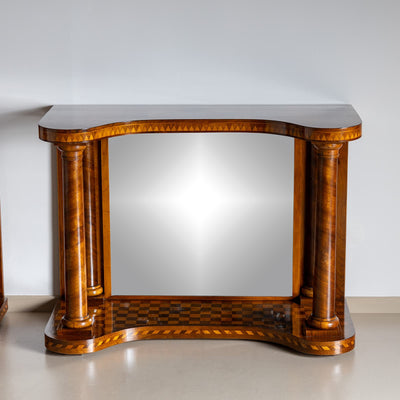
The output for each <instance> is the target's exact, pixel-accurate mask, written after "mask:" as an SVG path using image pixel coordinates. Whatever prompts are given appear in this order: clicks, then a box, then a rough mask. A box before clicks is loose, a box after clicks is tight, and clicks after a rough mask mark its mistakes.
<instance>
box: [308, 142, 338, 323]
mask: <svg viewBox="0 0 400 400" xmlns="http://www.w3.org/2000/svg"><path fill="white" fill-rule="evenodd" d="M313 145H314V149H315V151H316V155H317V177H318V179H317V185H318V186H317V187H318V189H317V197H316V200H317V201H316V238H315V270H314V282H313V308H312V314H311V316H310V317H309V319H308V320H307V323H308V325H309V326H311V327H313V328H318V329H332V328H335V327H337V325H338V324H339V319H338V317H337V316H336V311H335V296H336V294H335V285H336V282H335V279H336V208H337V204H336V190H337V175H338V158H339V150H340V148H341V147H342V145H341V144H339V143H321V142H314V143H313Z"/></svg>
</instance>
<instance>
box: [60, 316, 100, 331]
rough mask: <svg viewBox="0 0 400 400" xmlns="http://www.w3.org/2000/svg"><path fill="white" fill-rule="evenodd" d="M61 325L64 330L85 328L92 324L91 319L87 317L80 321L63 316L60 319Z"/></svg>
mask: <svg viewBox="0 0 400 400" xmlns="http://www.w3.org/2000/svg"><path fill="white" fill-rule="evenodd" d="M62 324H63V325H64V326H65V327H66V328H71V329H79V328H87V327H88V326H91V325H92V324H93V319H92V318H91V317H90V316H89V315H88V316H87V317H85V318H80V319H68V318H67V317H66V316H65V315H64V316H63V317H62Z"/></svg>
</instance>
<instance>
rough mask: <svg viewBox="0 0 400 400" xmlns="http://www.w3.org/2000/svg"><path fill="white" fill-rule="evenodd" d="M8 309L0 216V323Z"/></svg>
mask: <svg viewBox="0 0 400 400" xmlns="http://www.w3.org/2000/svg"><path fill="white" fill-rule="evenodd" d="M7 309H8V302H7V297H5V295H4V284H3V245H2V242H1V215H0V321H1V320H2V319H3V317H4V315H5V314H6V312H7Z"/></svg>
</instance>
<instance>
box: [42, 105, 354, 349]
mask: <svg viewBox="0 0 400 400" xmlns="http://www.w3.org/2000/svg"><path fill="white" fill-rule="evenodd" d="M168 132H188V133H190V132H250V133H252V132H254V133H270V134H277V135H283V136H288V137H291V138H293V139H294V140H295V151H294V181H295V185H294V222H293V290H292V295H291V296H289V297H268V296H267V295H268V294H266V297H209V296H208V297H196V296H192V297H191V296H173V297H172V296H113V295H112V293H111V260H110V221H109V213H110V210H109V181H108V139H109V138H112V137H113V136H121V135H128V134H139V133H143V134H144V133H168ZM39 136H40V138H41V139H42V140H44V141H47V142H51V143H53V144H54V145H55V146H56V147H57V151H58V182H59V185H58V193H59V226H60V277H61V278H60V281H61V282H60V287H61V300H60V301H59V302H58V304H57V305H56V307H55V310H54V312H53V314H52V316H51V318H50V321H49V323H48V325H47V327H46V332H45V343H46V347H47V349H49V350H51V351H54V352H57V353H65V354H82V353H89V352H94V351H98V350H101V349H104V348H106V347H109V346H112V345H115V344H118V343H123V342H128V341H132V340H139V339H167V338H168V339H187V338H194V339H200V338H205V339H250V340H261V341H268V342H274V343H279V344H282V345H285V346H288V347H291V348H293V349H295V350H298V351H300V352H303V353H308V354H317V355H333V354H340V353H345V352H347V351H350V350H352V349H353V348H354V337H355V334H354V328H353V324H352V321H351V318H350V315H349V312H348V310H347V306H346V302H345V297H344V287H345V285H344V279H345V244H346V197H347V151H348V142H349V141H351V140H354V139H358V138H359V137H360V136H361V120H360V118H359V116H358V115H357V113H356V112H355V111H354V109H353V108H352V107H351V106H350V105H295V106H292V105H283V106H278V105H276V106H275V105H274V106H252V105H251V106H189V105H187V106H170V105H168V106H139V105H137V106H89V105H87V106H54V107H53V108H52V109H51V110H50V111H49V112H48V113H47V114H46V115H45V116H44V117H43V119H42V120H41V121H40V123H39Z"/></svg>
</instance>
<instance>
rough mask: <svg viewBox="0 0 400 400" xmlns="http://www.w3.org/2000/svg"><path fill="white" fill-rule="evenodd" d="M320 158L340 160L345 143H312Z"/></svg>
mask: <svg viewBox="0 0 400 400" xmlns="http://www.w3.org/2000/svg"><path fill="white" fill-rule="evenodd" d="M311 143H312V145H313V147H314V149H315V150H316V151H317V153H318V156H319V157H328V158H332V157H333V158H338V157H339V151H340V149H341V147H342V146H343V143H326V142H311Z"/></svg>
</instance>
